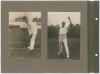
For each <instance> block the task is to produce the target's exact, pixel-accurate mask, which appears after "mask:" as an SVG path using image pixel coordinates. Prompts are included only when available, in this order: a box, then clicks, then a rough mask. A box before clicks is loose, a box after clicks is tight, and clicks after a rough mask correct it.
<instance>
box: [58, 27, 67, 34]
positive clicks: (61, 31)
mask: <svg viewBox="0 0 100 74" xmlns="http://www.w3.org/2000/svg"><path fill="white" fill-rule="evenodd" d="M67 31H68V29H67V27H61V28H60V30H59V35H66V34H67Z"/></svg>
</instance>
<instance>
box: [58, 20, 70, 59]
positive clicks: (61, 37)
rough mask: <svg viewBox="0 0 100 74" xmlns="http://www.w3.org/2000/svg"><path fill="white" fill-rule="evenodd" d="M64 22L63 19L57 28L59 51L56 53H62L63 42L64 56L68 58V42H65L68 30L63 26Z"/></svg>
mask: <svg viewBox="0 0 100 74" xmlns="http://www.w3.org/2000/svg"><path fill="white" fill-rule="evenodd" d="M65 25H66V23H65V22H64V21H63V22H62V24H61V27H60V29H59V52H58V54H60V53H62V52H63V50H62V44H64V48H65V51H66V57H67V58H69V49H68V44H67V36H66V35H67V32H68V27H65Z"/></svg>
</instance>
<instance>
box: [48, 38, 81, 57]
mask: <svg viewBox="0 0 100 74" xmlns="http://www.w3.org/2000/svg"><path fill="white" fill-rule="evenodd" d="M68 48H69V53H70V58H71V59H80V39H79V38H68ZM58 50H59V41H58V39H57V38H56V39H50V38H49V39H48V58H49V59H65V58H66V57H65V49H64V47H63V53H62V54H60V55H58V54H57V52H58Z"/></svg>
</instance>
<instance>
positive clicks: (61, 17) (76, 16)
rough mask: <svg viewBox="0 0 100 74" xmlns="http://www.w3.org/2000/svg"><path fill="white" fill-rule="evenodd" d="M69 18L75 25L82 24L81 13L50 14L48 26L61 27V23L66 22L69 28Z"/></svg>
mask: <svg viewBox="0 0 100 74" xmlns="http://www.w3.org/2000/svg"><path fill="white" fill-rule="evenodd" d="M68 16H70V19H71V21H72V23H73V24H80V22H81V21H80V20H81V19H80V12H48V25H51V24H53V25H57V24H60V25H61V22H62V21H65V22H66V26H67V25H68V24H69V20H68V18H67V17H68Z"/></svg>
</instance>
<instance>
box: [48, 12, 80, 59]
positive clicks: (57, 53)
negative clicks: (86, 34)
mask: <svg viewBox="0 0 100 74" xmlns="http://www.w3.org/2000/svg"><path fill="white" fill-rule="evenodd" d="M80 15H81V13H80V12H48V24H47V25H48V36H47V37H48V42H47V43H48V50H47V53H48V59H74V60H80V26H81V17H80Z"/></svg>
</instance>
